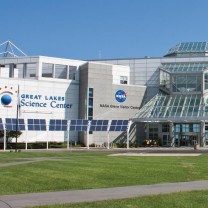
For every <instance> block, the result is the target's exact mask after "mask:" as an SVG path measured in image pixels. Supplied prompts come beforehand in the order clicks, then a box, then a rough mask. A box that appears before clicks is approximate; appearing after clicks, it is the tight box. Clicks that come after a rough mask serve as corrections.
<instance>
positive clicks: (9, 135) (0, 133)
mask: <svg viewBox="0 0 208 208" xmlns="http://www.w3.org/2000/svg"><path fill="white" fill-rule="evenodd" d="M16 134H17V138H18V137H20V135H21V134H22V132H21V131H19V130H18V131H17V132H16V131H6V147H7V144H8V142H10V141H11V139H12V138H16ZM0 138H4V130H1V131H0Z"/></svg>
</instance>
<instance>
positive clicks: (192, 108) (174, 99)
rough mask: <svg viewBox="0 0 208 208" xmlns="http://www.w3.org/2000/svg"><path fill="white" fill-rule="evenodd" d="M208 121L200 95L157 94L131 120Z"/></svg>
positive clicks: (206, 109)
mask: <svg viewBox="0 0 208 208" xmlns="http://www.w3.org/2000/svg"><path fill="white" fill-rule="evenodd" d="M206 118H207V120H208V104H206V99H205V98H203V97H202V96H201V95H166V94H163V93H162V92H159V93H158V94H157V95H156V96H155V97H153V98H152V99H151V100H150V101H149V102H148V103H146V104H145V105H144V106H143V107H142V108H141V109H140V110H139V112H138V113H137V114H136V116H135V117H134V118H133V119H132V120H133V121H134V122H136V121H137V122H139V121H140V122H142V121H143V122H145V121H146V122H147V121H152V122H156V121H158V122H160V121H166V122H167V121H181V120H187V121H188V120H198V121H199V120H200V119H203V120H204V119H206Z"/></svg>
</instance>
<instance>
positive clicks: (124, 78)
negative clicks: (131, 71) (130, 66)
mask: <svg viewBox="0 0 208 208" xmlns="http://www.w3.org/2000/svg"><path fill="white" fill-rule="evenodd" d="M120 84H128V77H127V76H120Z"/></svg>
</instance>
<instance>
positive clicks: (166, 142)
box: [162, 134, 170, 146]
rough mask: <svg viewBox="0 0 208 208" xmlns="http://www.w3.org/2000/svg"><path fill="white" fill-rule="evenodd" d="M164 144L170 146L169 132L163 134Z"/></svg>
mask: <svg viewBox="0 0 208 208" xmlns="http://www.w3.org/2000/svg"><path fill="white" fill-rule="evenodd" d="M162 145H163V146H170V140H169V135H168V134H164V135H163V141H162Z"/></svg>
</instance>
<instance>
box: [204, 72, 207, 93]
mask: <svg viewBox="0 0 208 208" xmlns="http://www.w3.org/2000/svg"><path fill="white" fill-rule="evenodd" d="M204 89H205V90H207V89H208V73H206V74H204Z"/></svg>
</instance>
